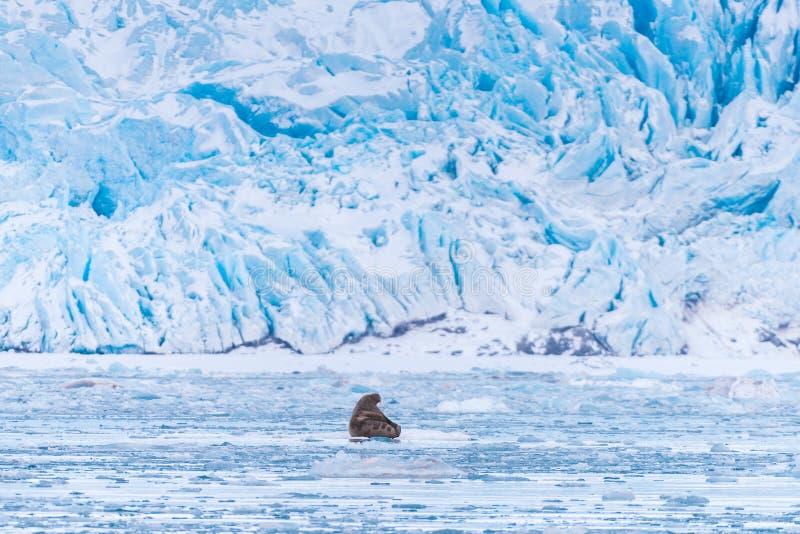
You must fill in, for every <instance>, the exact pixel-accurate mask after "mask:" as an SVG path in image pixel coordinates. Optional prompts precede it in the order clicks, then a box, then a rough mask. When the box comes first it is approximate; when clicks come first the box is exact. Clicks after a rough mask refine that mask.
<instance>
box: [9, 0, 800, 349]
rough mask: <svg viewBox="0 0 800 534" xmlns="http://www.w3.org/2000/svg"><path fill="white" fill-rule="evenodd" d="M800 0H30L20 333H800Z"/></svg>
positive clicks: (23, 72) (628, 342) (19, 13)
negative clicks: (491, 324) (427, 329)
mask: <svg viewBox="0 0 800 534" xmlns="http://www.w3.org/2000/svg"><path fill="white" fill-rule="evenodd" d="M798 80H800V2H798V0H741V1H737V0H722V1H720V2H716V1H713V2H712V1H710V0H627V1H626V0H582V1H580V2H572V1H567V0H562V1H558V0H539V1H533V0H530V1H524V0H480V1H478V0H418V1H411V0H409V1H401V0H395V1H377V0H359V1H354V0H339V1H336V2H333V1H322V0H170V1H167V2H164V1H156V0H118V1H116V2H100V3H91V2H81V1H78V0H63V1H59V2H51V1H44V0H17V1H14V2H3V3H2V5H0V236H2V247H0V347H2V348H3V349H16V350H27V351H78V352H125V351H135V352H142V351H145V352H206V351H209V352H210V351H225V350H229V349H231V348H234V347H237V346H241V345H252V344H259V343H264V342H267V341H269V340H280V341H281V342H284V343H286V344H288V345H289V346H291V347H292V348H294V349H295V350H297V351H300V352H325V351H328V350H330V349H332V348H334V347H336V346H338V345H340V344H342V343H343V342H346V341H349V340H355V339H358V338H360V337H361V336H364V335H380V336H388V335H392V334H396V333H398V332H401V331H402V330H404V329H405V328H407V325H409V324H413V323H414V322H415V321H424V320H428V319H431V318H436V317H441V316H442V315H443V314H447V313H448V312H450V311H452V310H457V309H464V310H466V311H468V312H474V313H492V314H500V315H503V316H506V317H507V318H508V320H509V321H512V322H514V324H516V325H517V327H518V329H519V337H520V340H521V342H520V347H522V348H523V349H524V350H526V351H530V352H540V351H544V352H552V350H549V349H548V347H549V348H550V349H553V348H554V347H555V348H556V349H557V352H572V353H616V354H662V353H664V354H665V353H681V352H704V351H708V350H715V351H730V352H742V353H749V352H752V351H757V350H761V349H762V348H769V349H775V350H789V351H795V350H797V347H798V345H800V323H798V317H799V316H800V315H798V312H800V284H798V283H797V280H798V279H800V267H798V253H799V252H800V232H798V225H800V206H799V205H798V202H799V199H800V191H798V187H800V186H799V185H798V184H800V180H799V179H800V143H798V140H800V95H799V94H798V91H797V89H796V86H797V83H798Z"/></svg>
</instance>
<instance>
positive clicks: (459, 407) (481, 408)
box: [434, 397, 511, 414]
mask: <svg viewBox="0 0 800 534" xmlns="http://www.w3.org/2000/svg"><path fill="white" fill-rule="evenodd" d="M434 411H435V412H439V413H454V414H455V413H498V412H500V413H508V412H511V408H509V407H508V406H506V404H505V403H504V402H503V401H502V400H499V399H494V398H492V397H475V398H472V399H465V400H462V401H457V400H446V401H442V402H440V403H439V404H438V405H437V406H436V408H434Z"/></svg>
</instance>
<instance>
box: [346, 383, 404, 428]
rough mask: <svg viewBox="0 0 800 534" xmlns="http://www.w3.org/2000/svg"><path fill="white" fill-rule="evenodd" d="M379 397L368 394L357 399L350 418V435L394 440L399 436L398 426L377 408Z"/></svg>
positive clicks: (374, 394)
mask: <svg viewBox="0 0 800 534" xmlns="http://www.w3.org/2000/svg"><path fill="white" fill-rule="evenodd" d="M379 402H381V396H380V395H378V394H377V393H368V394H367V395H364V396H363V397H361V399H359V401H358V403H357V404H356V407H355V408H353V415H351V416H350V435H351V436H353V437H354V438H355V437H363V438H374V437H382V438H396V437H398V436H399V435H400V425H398V424H397V423H394V422H392V421H390V420H389V418H388V417H386V416H385V415H383V412H382V411H381V409H380V408H378V403H379Z"/></svg>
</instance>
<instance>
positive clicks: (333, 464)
mask: <svg viewBox="0 0 800 534" xmlns="http://www.w3.org/2000/svg"><path fill="white" fill-rule="evenodd" d="M309 473H310V474H311V475H315V476H320V477H331V478H412V477H413V478H417V477H457V476H461V475H463V472H462V471H461V470H460V469H456V468H454V467H451V466H449V465H447V464H446V463H445V462H443V461H442V460H440V459H438V458H433V457H430V456H426V457H422V458H417V459H414V460H403V459H398V458H391V457H384V456H371V457H370V456H357V455H355V454H348V453H345V452H344V451H339V452H337V453H336V455H335V456H333V457H331V458H327V459H325V460H321V461H319V462H316V463H315V464H314V465H312V466H311V469H310V470H309Z"/></svg>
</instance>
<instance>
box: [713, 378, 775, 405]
mask: <svg viewBox="0 0 800 534" xmlns="http://www.w3.org/2000/svg"><path fill="white" fill-rule="evenodd" d="M707 389H708V392H709V393H710V394H712V395H718V396H720V397H727V398H729V399H732V400H740V399H779V398H780V393H779V392H778V386H777V385H776V384H775V380H774V379H772V378H769V377H763V378H746V377H739V378H734V377H729V376H722V377H719V378H717V379H715V380H714V382H713V383H712V384H711V386H709V387H708V388H707Z"/></svg>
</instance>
